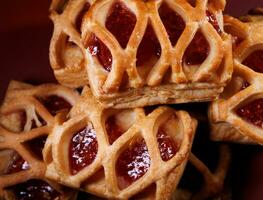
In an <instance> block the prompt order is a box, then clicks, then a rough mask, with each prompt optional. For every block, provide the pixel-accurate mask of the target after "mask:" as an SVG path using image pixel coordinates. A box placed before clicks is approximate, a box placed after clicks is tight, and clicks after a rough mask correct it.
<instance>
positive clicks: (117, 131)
mask: <svg viewBox="0 0 263 200" xmlns="http://www.w3.org/2000/svg"><path fill="white" fill-rule="evenodd" d="M105 127H106V131H107V134H108V138H109V143H110V144H113V142H115V141H116V140H117V139H118V138H119V137H120V136H121V135H122V134H123V133H124V132H125V130H122V129H121V127H119V126H118V125H117V123H116V119H115V117H114V116H110V117H109V118H108V119H107V121H106V123H105Z"/></svg>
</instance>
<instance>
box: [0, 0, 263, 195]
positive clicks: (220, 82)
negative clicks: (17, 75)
mask: <svg viewBox="0 0 263 200" xmlns="http://www.w3.org/2000/svg"><path fill="white" fill-rule="evenodd" d="M225 5H226V2H225V0H209V1H208V0H196V1H190V0H148V1H147V0H146V1H142V0H68V1H63V0H53V1H52V3H51V6H50V17H51V19H52V21H53V23H54V33H53V36H52V39H51V43H50V63H51V66H52V69H53V71H54V74H55V76H56V78H57V80H58V82H59V83H60V84H61V85H60V84H43V85H39V86H32V85H29V84H26V83H21V82H17V81H11V82H10V85H9V87H8V89H7V92H6V97H5V99H4V102H3V104H2V106H1V109H0V124H1V127H0V149H1V151H0V160H1V163H0V198H3V199H6V200H9V199H23V200H27V199H61V200H64V199H121V200H122V199H136V200H137V199H151V200H152V199H156V200H162V199H163V200H166V199H167V200H168V199H176V200H187V199H189V200H190V199H200V200H203V199H208V198H214V197H215V198H216V197H218V198H225V199H227V195H226V194H225V193H224V182H225V178H226V175H227V171H228V168H229V165H230V161H231V153H230V150H229V147H228V145H227V144H225V143H223V142H225V141H228V142H229V141H231V142H239V143H240V142H242V143H249V144H251V143H253V144H262V143H263V136H262V127H263V125H262V124H263V118H262V113H263V96H262V95H263V93H262V92H263V88H262V86H261V84H260V83H262V82H263V76H262V74H261V73H262V72H263V31H262V30H263V21H262V18H261V17H260V16H247V17H244V18H243V21H245V22H243V21H240V20H239V19H236V18H233V17H230V16H223V14H222V12H223V10H224V8H225ZM255 13H256V14H259V15H260V13H261V10H260V9H258V10H257V12H255ZM202 102H203V103H202ZM204 102H209V103H204ZM209 138H210V139H209ZM212 140H214V141H216V142H213V141H212ZM218 141H219V142H218ZM196 174H197V175H196ZM229 198H230V197H229Z"/></svg>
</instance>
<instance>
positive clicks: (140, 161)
mask: <svg viewBox="0 0 263 200" xmlns="http://www.w3.org/2000/svg"><path fill="white" fill-rule="evenodd" d="M150 165H151V158H150V155H149V152H148V149H147V146H146V143H145V141H144V140H143V139H140V140H137V141H135V143H131V144H129V145H128V148H127V149H126V150H124V151H123V152H122V153H121V155H120V156H119V158H118V160H117V163H116V173H117V177H118V185H119V188H120V189H124V188H126V187H128V186H129V185H131V184H132V183H133V182H135V181H137V180H138V179H139V178H141V177H142V176H143V175H144V174H145V173H146V172H147V171H148V169H149V168H150Z"/></svg>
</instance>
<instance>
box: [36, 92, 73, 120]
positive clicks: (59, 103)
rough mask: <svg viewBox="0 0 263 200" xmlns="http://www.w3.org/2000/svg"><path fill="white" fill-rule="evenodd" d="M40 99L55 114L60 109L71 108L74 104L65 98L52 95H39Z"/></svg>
mask: <svg viewBox="0 0 263 200" xmlns="http://www.w3.org/2000/svg"><path fill="white" fill-rule="evenodd" d="M38 100H39V101H40V102H41V103H42V104H43V105H44V106H45V107H46V109H47V110H48V111H49V112H50V113H51V114H52V115H53V116H54V115H56V114H57V113H58V112H59V111H61V110H64V109H67V110H69V109H70V108H71V107H72V106H71V104H70V103H69V102H68V101H66V100H65V99H64V98H62V97H59V96H56V95H51V96H46V97H38Z"/></svg>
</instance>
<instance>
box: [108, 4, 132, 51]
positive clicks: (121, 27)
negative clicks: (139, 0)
mask: <svg viewBox="0 0 263 200" xmlns="http://www.w3.org/2000/svg"><path fill="white" fill-rule="evenodd" d="M135 24H136V16H135V14H133V13H132V12H131V11H130V9H129V8H127V7H126V6H125V5H124V4H122V3H120V2H118V1H117V2H116V3H115V4H114V5H113V6H112V7H111V9H110V13H109V15H108V17H107V20H106V23H105V26H106V28H107V29H108V30H109V31H110V32H111V33H112V34H113V35H114V36H115V37H116V39H117V40H118V42H119V43H120V45H121V47H122V48H126V46H127V44H128V42H129V39H130V36H131V34H132V31H133V29H134V27H135Z"/></svg>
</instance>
